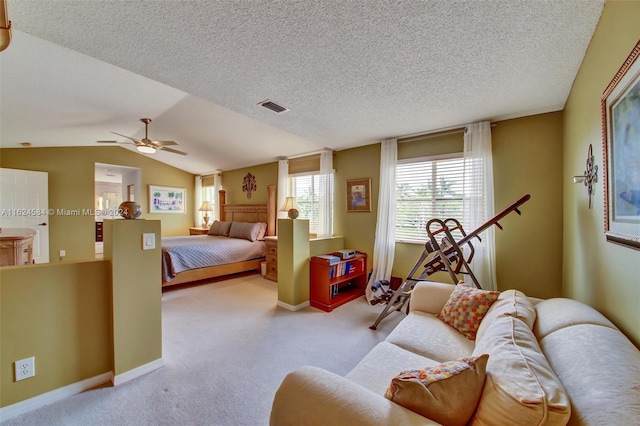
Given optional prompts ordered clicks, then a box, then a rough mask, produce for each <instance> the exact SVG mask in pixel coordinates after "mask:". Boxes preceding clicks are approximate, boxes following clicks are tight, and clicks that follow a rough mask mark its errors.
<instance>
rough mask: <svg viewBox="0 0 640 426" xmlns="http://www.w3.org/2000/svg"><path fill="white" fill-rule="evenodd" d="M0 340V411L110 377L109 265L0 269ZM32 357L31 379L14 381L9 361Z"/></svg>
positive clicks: (90, 264) (89, 263)
mask: <svg viewBox="0 0 640 426" xmlns="http://www.w3.org/2000/svg"><path fill="white" fill-rule="evenodd" d="M87 277H91V279H87ZM0 336H1V338H2V345H1V347H0V389H1V390H2V392H0V406H1V407H6V406H7V405H11V404H14V403H16V402H19V401H22V400H25V399H28V398H31V397H34V396H36V395H40V394H43V393H45V392H48V391H52V390H55V389H58V388H61V387H64V386H67V385H70V384H73V383H77V382H80V381H82V380H85V379H89V378H92V377H95V376H98V375H101V374H104V373H108V372H110V371H111V370H112V363H113V362H112V349H113V344H112V339H111V280H110V277H109V264H108V262H107V261H102V260H100V261H96V260H93V261H87V262H65V263H57V264H54V263H48V264H40V265H33V266H6V267H3V268H0ZM31 356H35V363H36V375H35V377H33V378H29V379H26V380H21V381H19V382H14V374H13V363H14V361H16V360H19V359H23V358H27V357H31Z"/></svg>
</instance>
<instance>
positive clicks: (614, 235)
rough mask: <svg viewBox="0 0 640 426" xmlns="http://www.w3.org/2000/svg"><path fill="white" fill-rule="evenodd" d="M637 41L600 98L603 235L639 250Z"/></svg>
mask: <svg viewBox="0 0 640 426" xmlns="http://www.w3.org/2000/svg"><path fill="white" fill-rule="evenodd" d="M639 56H640V41H638V42H637V43H636V45H635V47H634V48H633V50H632V51H631V53H630V54H629V56H628V57H627V59H626V61H624V63H623V64H622V66H621V67H620V69H619V70H618V72H617V73H616V75H615V76H614V77H613V80H611V83H609V85H608V86H607V88H606V89H605V91H604V94H603V95H602V99H601V108H602V143H603V147H602V148H603V154H604V167H603V169H604V174H605V178H604V208H605V211H604V231H605V234H606V238H607V241H609V242H611V243H615V244H620V245H623V246H626V247H630V248H633V249H636V250H640V60H638V57H639Z"/></svg>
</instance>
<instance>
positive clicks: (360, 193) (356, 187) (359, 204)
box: [347, 178, 371, 212]
mask: <svg viewBox="0 0 640 426" xmlns="http://www.w3.org/2000/svg"><path fill="white" fill-rule="evenodd" d="M347 211H348V212H370V211H371V179H370V178H366V179H350V180H347Z"/></svg>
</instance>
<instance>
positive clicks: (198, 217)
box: [193, 176, 204, 226]
mask: <svg viewBox="0 0 640 426" xmlns="http://www.w3.org/2000/svg"><path fill="white" fill-rule="evenodd" d="M193 202H194V204H195V206H194V209H193V213H194V217H193V223H194V225H193V226H202V222H203V221H204V219H203V217H204V215H203V214H202V212H201V211H198V209H199V208H200V205H201V204H202V176H196V189H195V197H193Z"/></svg>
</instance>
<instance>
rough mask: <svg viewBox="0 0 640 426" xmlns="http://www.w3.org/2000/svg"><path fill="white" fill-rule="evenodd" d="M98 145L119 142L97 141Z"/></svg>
mask: <svg viewBox="0 0 640 426" xmlns="http://www.w3.org/2000/svg"><path fill="white" fill-rule="evenodd" d="M96 143H118V141H96Z"/></svg>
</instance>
